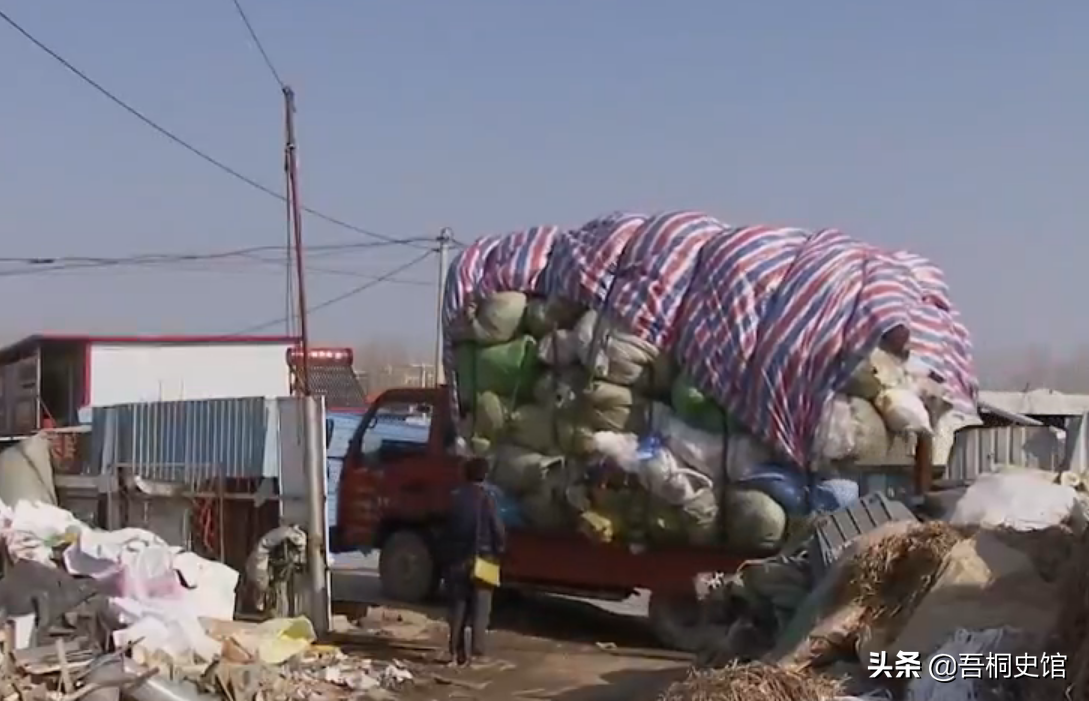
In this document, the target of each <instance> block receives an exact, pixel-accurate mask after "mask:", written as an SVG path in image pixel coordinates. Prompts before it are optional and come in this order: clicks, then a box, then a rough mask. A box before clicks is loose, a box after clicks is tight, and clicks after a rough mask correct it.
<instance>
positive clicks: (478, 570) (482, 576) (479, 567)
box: [473, 557, 499, 587]
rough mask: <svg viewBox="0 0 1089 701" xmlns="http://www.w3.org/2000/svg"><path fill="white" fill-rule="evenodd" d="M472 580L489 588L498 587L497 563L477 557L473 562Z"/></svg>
mask: <svg viewBox="0 0 1089 701" xmlns="http://www.w3.org/2000/svg"><path fill="white" fill-rule="evenodd" d="M473 579H475V580H476V581H478V582H480V583H481V584H486V585H488V586H489V587H498V586H499V563H497V562H492V561H491V560H486V559H484V558H482V557H477V558H476V559H475V560H473Z"/></svg>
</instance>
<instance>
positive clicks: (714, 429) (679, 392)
mask: <svg viewBox="0 0 1089 701" xmlns="http://www.w3.org/2000/svg"><path fill="white" fill-rule="evenodd" d="M670 398H671V403H672V404H673V412H674V413H675V414H676V415H677V417H678V418H680V419H681V421H684V422H685V423H686V424H688V425H689V426H693V427H695V428H698V429H701V430H703V431H708V432H710V433H722V432H724V431H726V430H727V429H728V426H727V418H726V412H724V411H723V410H722V407H720V406H719V405H718V403H717V402H715V400H713V399H711V398H710V397H708V396H707V395H706V394H704V393H703V392H701V391H700V390H699V389H697V388H696V385H694V384H693V383H692V379H691V378H690V377H689V376H688V373H681V375H680V376H679V377H678V378H677V379H676V380H674V382H673V390H672V392H671V393H670Z"/></svg>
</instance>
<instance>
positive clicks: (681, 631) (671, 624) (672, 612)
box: [647, 592, 706, 652]
mask: <svg viewBox="0 0 1089 701" xmlns="http://www.w3.org/2000/svg"><path fill="white" fill-rule="evenodd" d="M647 619H648V622H649V623H650V629H651V631H652V632H653V633H654V637H656V638H657V639H658V642H659V643H661V644H662V645H664V646H665V647H668V648H672V649H674V650H681V651H683V652H695V651H696V650H697V649H699V648H700V646H701V645H702V644H703V639H704V637H705V635H706V632H705V629H704V626H703V617H702V616H701V615H700V603H699V601H697V600H696V595H695V592H693V593H692V594H675V593H670V594H665V593H663V592H652V593H651V595H650V602H649V603H648V604H647Z"/></svg>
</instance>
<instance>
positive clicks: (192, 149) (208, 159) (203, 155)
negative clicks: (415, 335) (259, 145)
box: [0, 10, 424, 248]
mask: <svg viewBox="0 0 1089 701" xmlns="http://www.w3.org/2000/svg"><path fill="white" fill-rule="evenodd" d="M0 19H2V20H4V22H6V23H7V24H8V25H10V26H11V28H12V29H14V30H15V31H16V32H18V33H19V34H21V35H22V36H23V38H25V39H26V40H27V41H29V42H30V43H32V44H34V46H36V47H38V48H39V49H41V50H42V51H44V52H45V53H46V54H48V55H49V56H50V57H51V58H52V59H53V60H55V61H56V62H58V63H60V64H61V65H62V66H64V67H65V68H67V69H68V71H69V72H71V73H72V74H74V75H75V76H76V77H78V78H79V79H80V80H82V81H83V82H85V83H87V84H88V85H90V86H91V87H92V88H94V89H95V90H97V91H98V92H99V93H100V94H102V95H103V96H104V97H105V98H106V99H108V100H109V101H110V102H112V103H114V104H115V105H117V106H118V107H120V108H121V109H123V110H125V111H126V112H128V113H129V114H130V115H132V116H133V117H135V118H136V119H138V120H140V121H141V122H143V123H144V124H145V125H147V126H148V127H150V128H152V129H154V130H155V131H156V132H158V133H159V134H160V135H161V136H164V137H166V138H167V139H169V140H170V141H172V142H174V143H175V144H177V145H178V146H181V147H182V148H183V149H185V150H186V151H188V152H189V153H191V154H193V155H194V156H196V157H197V158H200V159H201V160H202V161H204V162H205V163H208V164H209V165H212V166H214V167H216V168H218V169H219V170H221V171H223V172H224V173H226V174H227V175H230V176H231V177H233V178H235V179H236V180H239V181H241V182H243V183H245V184H247V185H249V186H250V187H252V188H253V189H255V190H259V191H260V192H263V193H265V194H266V195H268V196H269V197H274V198H276V199H277V200H279V201H281V202H283V201H285V200H286V198H285V197H284V195H282V194H280V193H279V192H276V191H275V190H273V189H272V188H270V187H268V186H267V185H264V184H262V183H261V182H259V181H257V180H254V179H253V178H251V177H249V176H248V175H244V174H243V173H241V172H240V171H238V170H236V169H234V168H232V167H231V166H229V165H227V164H226V163H224V162H223V161H220V160H218V159H217V158H215V157H213V156H211V155H209V154H208V153H207V152H205V151H203V150H201V149H199V148H197V147H196V146H194V145H192V144H191V143H189V142H188V141H186V140H184V139H182V138H181V137H180V136H178V135H176V134H174V133H173V132H171V131H170V130H168V129H167V128H166V127H163V126H160V125H159V124H158V123H157V122H155V121H154V120H152V119H151V118H150V117H148V116H147V115H145V114H144V113H143V112H141V111H140V110H138V109H136V108H135V107H133V106H131V105H129V104H128V103H127V102H125V101H124V100H122V99H121V98H119V97H118V96H117V95H115V94H113V93H112V92H110V91H109V90H107V89H106V88H105V87H103V86H102V85H101V84H100V83H98V82H97V81H95V80H94V79H93V78H91V77H90V76H89V75H87V74H86V73H84V72H83V71H81V70H80V69H79V68H76V66H74V65H72V63H70V62H69V61H68V60H67V59H66V58H64V57H63V56H61V55H60V54H58V53H57V52H56V51H54V50H53V49H51V48H49V47H48V46H47V45H45V44H44V43H42V42H41V41H40V40H39V39H38V38H37V37H35V36H34V35H33V34H31V33H30V32H28V31H27V30H26V29H24V28H23V27H22V26H21V25H20V24H19V23H18V22H16V21H15V20H14V19H12V18H11V17H10V16H9V15H8V14H7V13H6V12H4V11H3V10H0ZM302 209H303V211H304V212H306V213H307V214H309V215H310V216H313V217H316V218H318V219H321V220H322V221H325V222H328V223H330V224H334V225H336V226H339V227H341V228H343V229H347V230H349V231H354V232H356V233H358V234H362V235H364V236H368V237H371V238H375V239H379V240H381V241H387V242H390V243H392V242H395V241H398V239H395V238H393V237H391V236H386V235H385V234H379V233H377V232H374V231H369V230H367V229H364V228H362V227H359V226H356V225H355V224H351V223H349V222H346V221H344V220H342V219H338V218H336V217H333V216H330V215H328V214H325V213H324V212H321V211H318V210H316V209H312V208H310V207H303V208H302ZM404 245H406V246H409V247H412V248H423V247H424V246H421V245H415V244H404Z"/></svg>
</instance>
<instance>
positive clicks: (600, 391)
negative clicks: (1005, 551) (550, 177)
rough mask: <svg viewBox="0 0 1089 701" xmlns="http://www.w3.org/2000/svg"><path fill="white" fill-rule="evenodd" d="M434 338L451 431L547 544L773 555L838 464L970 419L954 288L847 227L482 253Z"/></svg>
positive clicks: (486, 246)
mask: <svg viewBox="0 0 1089 701" xmlns="http://www.w3.org/2000/svg"><path fill="white" fill-rule="evenodd" d="M444 299H445V303H444V310H443V324H444V328H445V334H446V335H445V338H446V365H447V369H448V373H447V375H448V377H450V378H452V384H453V385H454V387H455V389H456V399H455V401H456V403H457V407H456V410H457V413H456V415H457V416H459V417H460V425H459V433H460V435H461V437H462V438H463V439H464V441H465V443H466V446H467V448H468V449H469V450H470V451H471V452H472V453H474V454H477V455H483V456H488V457H489V458H491V459H492V460H493V465H494V468H493V475H492V480H493V482H495V483H496V484H497V485H498V486H499V487H500V488H501V490H502V492H503V494H504V495H505V496H506V497H508V498H509V500H510V501H511V502H513V503H514V504H516V505H517V507H518V508H517V510H515V509H507V510H506V511H507V513H513V514H516V516H515V517H516V518H519V519H521V520H522V521H524V522H527V524H528V525H529V526H531V527H534V528H538V529H576V528H577V529H580V530H582V531H583V532H585V533H586V534H587V535H589V536H590V537H593V538H595V539H598V540H603V541H610V540H616V541H624V542H629V543H655V542H686V543H697V544H705V545H718V546H724V547H725V548H727V549H731V550H734V551H737V552H766V551H774V550H775V549H777V548H778V547H779V546H780V545H781V544H782V542H783V540H784V537H785V535H786V532H787V526H788V521H789V519H790V518H791V517H803V516H805V515H807V514H808V513H810V512H812V511H821V510H828V509H834V508H836V507H838V506H840V505H842V504H844V503H849V502H851V501H853V500H855V499H857V496H858V489H857V485H856V484H855V483H854V482H852V481H850V480H845V479H837V473H838V470H839V469H840V468H842V467H844V466H846V465H850V464H852V463H853V462H855V461H857V460H859V459H862V458H864V457H867V456H871V455H884V453H885V452H887V451H888V449H889V446H890V442H891V441H892V439H893V437H894V436H896V435H909V434H927V433H931V432H933V431H935V430H938V429H939V428H943V427H944V428H946V429H947V428H948V426H947V424H949V422H950V421H956V422H959V423H958V425H959V424H963V423H965V422H967V421H970V420H972V418H973V417H974V416H975V407H974V395H975V392H976V384H977V383H976V379H975V376H974V372H973V369H972V360H971V350H970V340H969V337H968V333H967V331H966V330H965V328H964V327H963V325H962V324H960V322H959V321H958V316H957V312H956V310H955V308H954V307H953V305H952V303H951V301H950V299H949V295H948V291H947V289H946V286H945V283H944V281H943V276H942V274H941V272H940V271H939V270H938V269H937V268H936V267H934V266H933V265H931V264H930V263H928V262H927V261H925V260H923V259H921V258H919V257H917V256H914V255H912V254H908V253H903V252H887V251H882V250H879V249H877V248H875V247H873V246H870V245H867V244H864V243H862V242H859V241H857V240H854V239H851V238H849V237H847V236H845V235H844V234H842V233H840V232H838V231H832V230H824V231H816V232H810V231H803V230H799V229H787V228H769V227H736V226H731V225H727V224H724V223H722V222H720V221H718V220H716V219H714V218H712V217H709V216H707V215H705V214H701V213H697V212H674V213H666V214H659V215H655V216H649V217H648V216H642V215H636V214H625V213H618V214H614V215H611V216H608V217H604V218H601V219H597V220H594V221H592V222H590V223H588V224H586V225H585V226H583V227H581V228H578V229H575V230H571V231H565V230H561V229H559V228H556V227H536V228H531V229H527V230H524V231H519V232H516V233H512V234H509V235H505V236H496V237H488V238H483V239H480V240H478V241H476V242H474V243H473V244H472V245H470V246H468V247H467V248H466V249H465V250H463V251H462V252H461V253H460V254H459V255H458V256H457V257H456V258H455V260H454V261H453V262H452V265H451V267H450V270H449V274H448V276H447V282H446V290H445V298H444Z"/></svg>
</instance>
